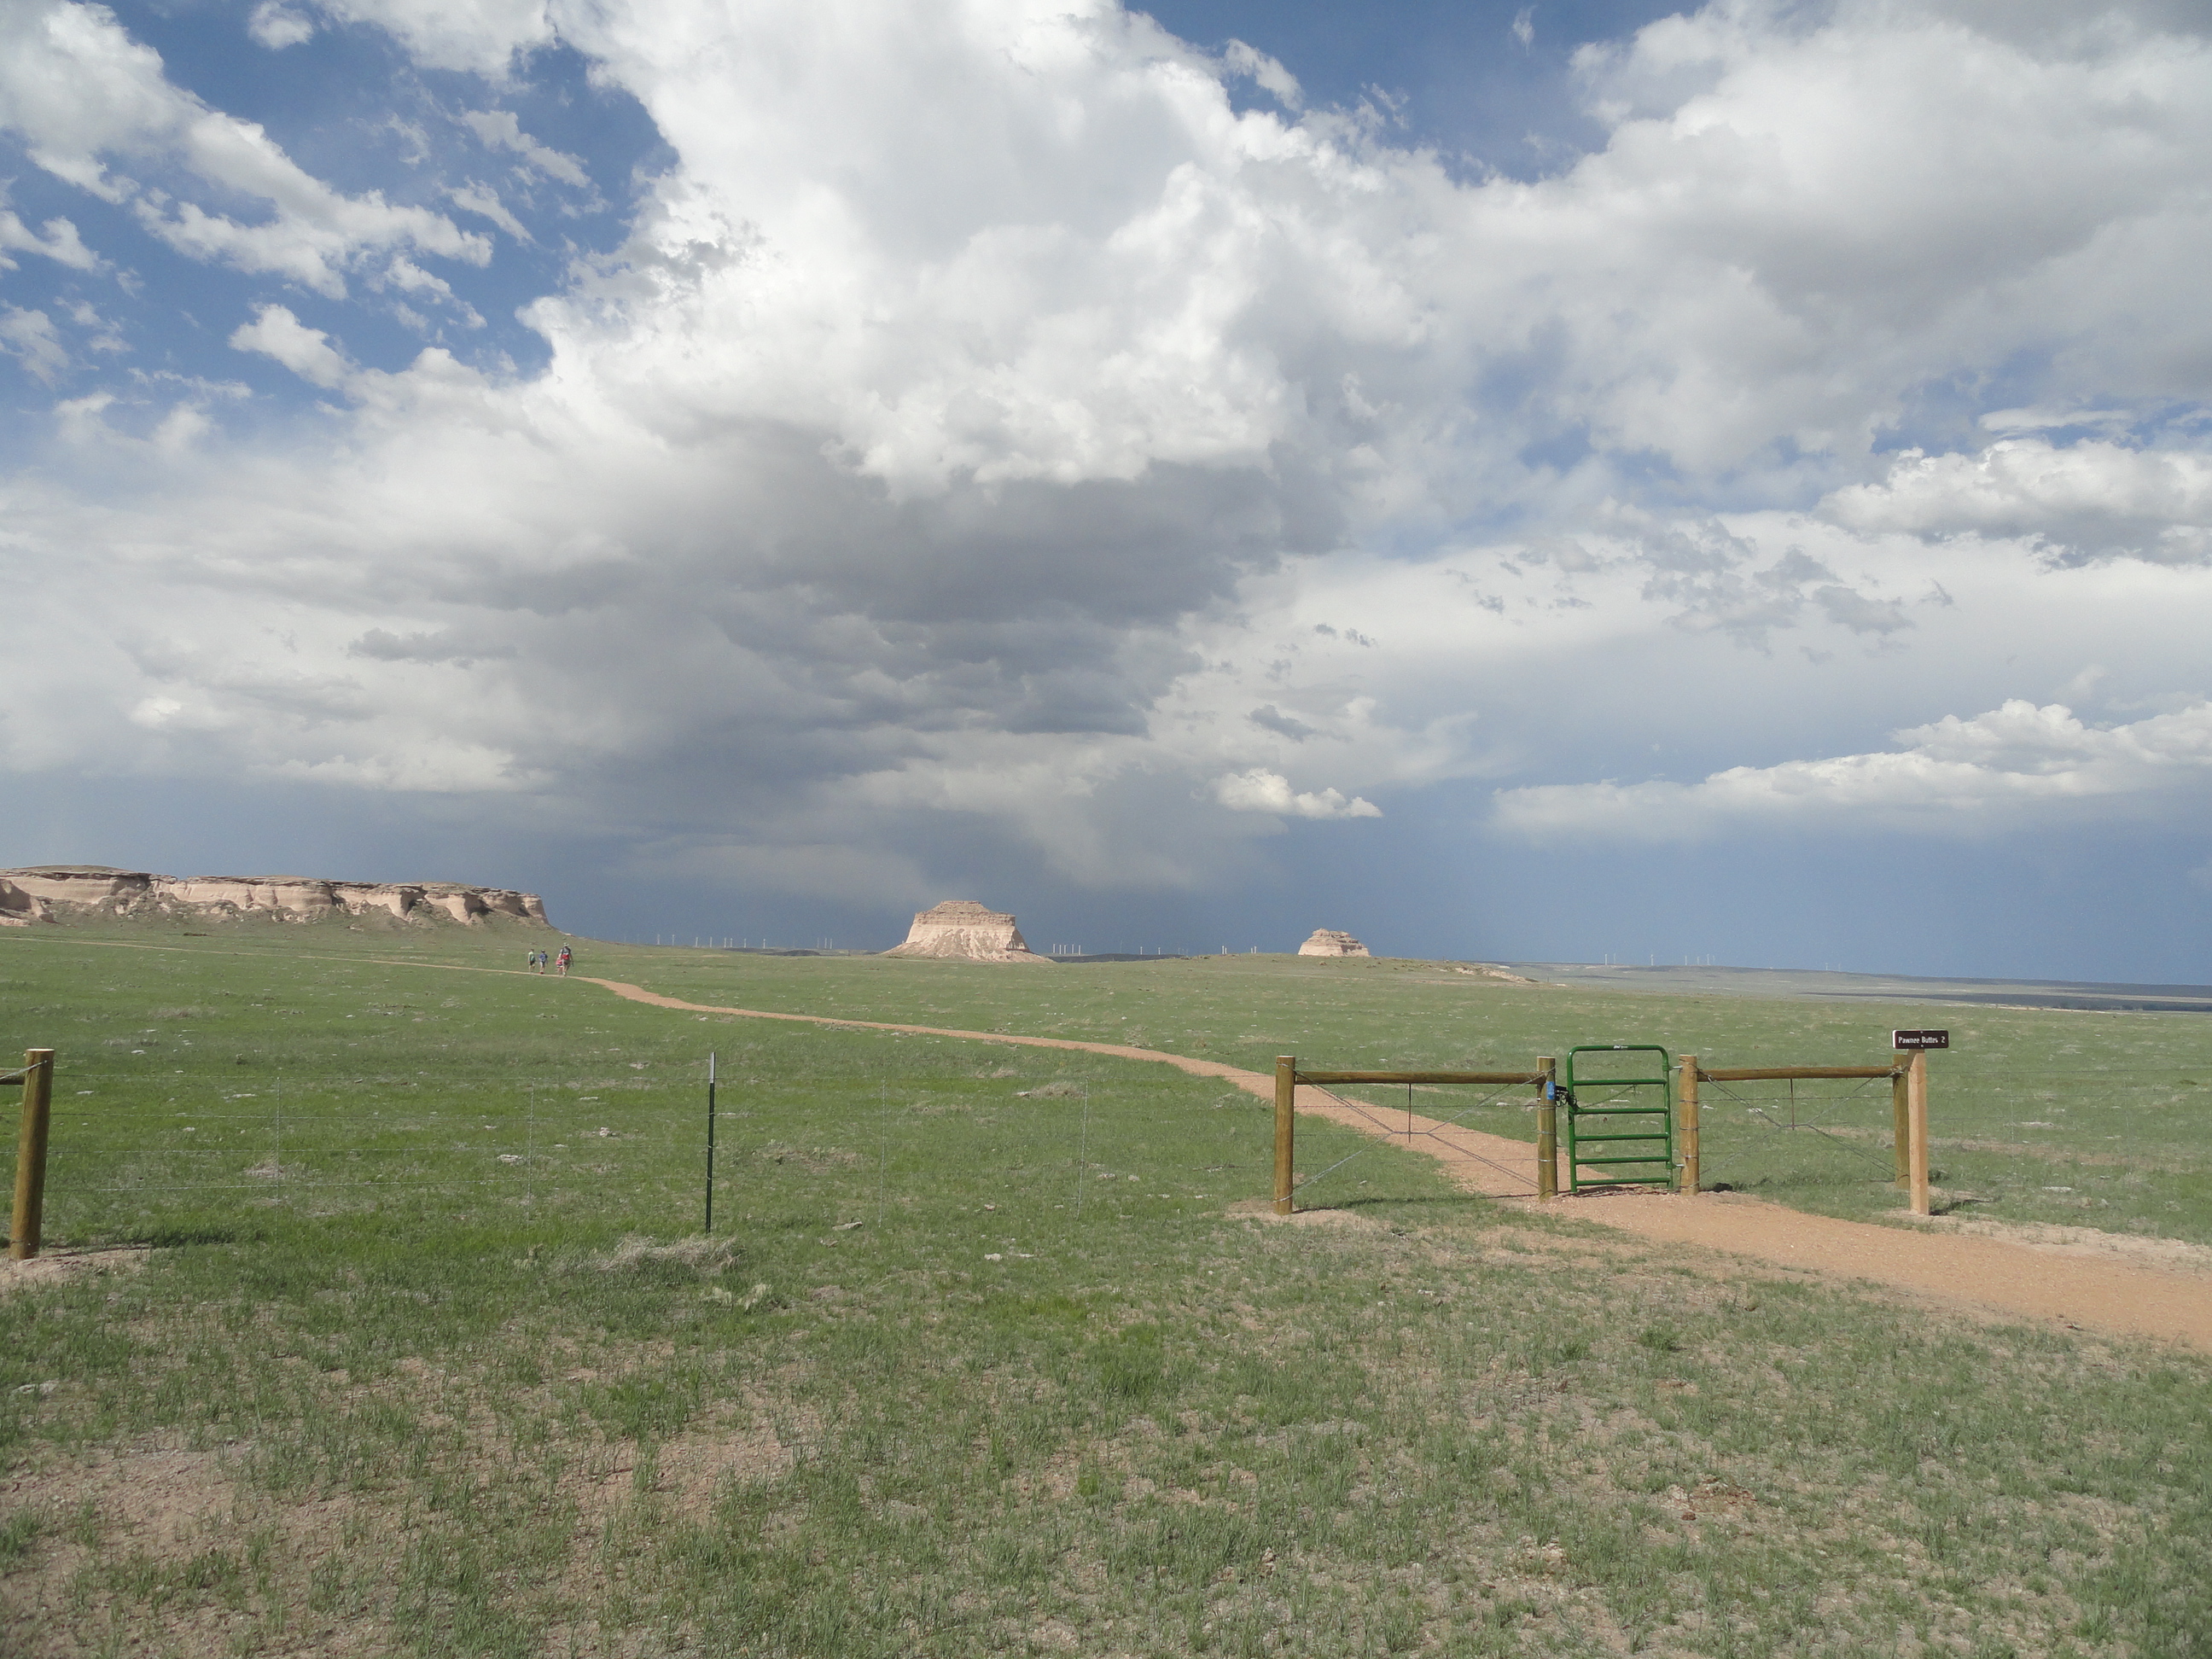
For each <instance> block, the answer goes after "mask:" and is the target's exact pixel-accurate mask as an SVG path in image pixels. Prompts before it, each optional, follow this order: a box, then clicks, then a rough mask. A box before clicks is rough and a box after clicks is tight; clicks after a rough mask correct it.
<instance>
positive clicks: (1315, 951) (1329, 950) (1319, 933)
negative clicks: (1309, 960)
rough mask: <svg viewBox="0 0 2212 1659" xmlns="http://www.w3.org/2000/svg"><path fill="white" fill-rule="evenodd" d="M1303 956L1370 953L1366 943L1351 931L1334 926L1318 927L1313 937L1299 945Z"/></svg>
mask: <svg viewBox="0 0 2212 1659" xmlns="http://www.w3.org/2000/svg"><path fill="white" fill-rule="evenodd" d="M1298 954H1299V955H1300V956H1302V957H1364V956H1366V955H1368V954H1370V953H1369V951H1368V949H1367V947H1366V946H1365V945H1362V944H1361V943H1360V942H1359V941H1358V939H1354V938H1352V935H1351V934H1349V933H1338V932H1337V931H1336V929H1335V928H1334V927H1316V928H1315V929H1314V930H1313V937H1312V938H1310V939H1308V940H1307V941H1306V942H1305V943H1304V945H1300V946H1298Z"/></svg>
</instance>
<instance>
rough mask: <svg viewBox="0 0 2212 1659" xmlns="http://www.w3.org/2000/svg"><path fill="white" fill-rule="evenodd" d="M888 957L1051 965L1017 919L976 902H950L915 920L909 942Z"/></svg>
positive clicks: (929, 909) (925, 912)
mask: <svg viewBox="0 0 2212 1659" xmlns="http://www.w3.org/2000/svg"><path fill="white" fill-rule="evenodd" d="M884 955H885V956H887V957H951V958H952V959H954V960H956V961H960V962H1036V963H1043V964H1044V965H1045V966H1047V967H1050V966H1052V958H1051V957H1041V956H1039V955H1037V954H1036V952H1035V951H1032V950H1030V947H1029V941H1028V940H1026V939H1024V938H1023V937H1022V930H1021V929H1020V928H1018V927H1016V926H1015V925H1014V919H1013V918H1012V916H1010V915H1007V914H1006V912H1005V911H1003V910H993V909H989V908H986V907H984V906H983V905H981V904H978V903H977V902H975V900H974V899H947V900H945V902H944V903H942V904H939V905H933V906H932V907H931V908H928V909H927V910H924V911H922V912H921V914H920V915H916V916H915V919H914V926H913V927H911V928H909V929H908V931H907V936H906V943H905V944H903V945H897V946H896V947H894V948H893V949H891V950H889V951H884Z"/></svg>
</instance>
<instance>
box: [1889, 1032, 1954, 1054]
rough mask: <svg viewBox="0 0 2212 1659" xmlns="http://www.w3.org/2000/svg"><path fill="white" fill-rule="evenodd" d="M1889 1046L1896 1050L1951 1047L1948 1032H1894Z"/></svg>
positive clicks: (1890, 1035) (1891, 1034) (1890, 1037)
mask: <svg viewBox="0 0 2212 1659" xmlns="http://www.w3.org/2000/svg"><path fill="white" fill-rule="evenodd" d="M1889 1046H1890V1047H1891V1048H1895V1049H1899V1050H1902V1049H1906V1048H1949V1047H1950V1046H1951V1034H1950V1033H1949V1032H1948V1031H1892V1032H1891V1033H1890V1034H1889Z"/></svg>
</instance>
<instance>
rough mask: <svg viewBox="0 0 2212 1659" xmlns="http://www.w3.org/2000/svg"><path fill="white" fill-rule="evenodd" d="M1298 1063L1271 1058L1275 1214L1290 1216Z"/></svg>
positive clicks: (1289, 1058) (1281, 1057)
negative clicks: (1272, 1059) (1273, 1089)
mask: <svg viewBox="0 0 2212 1659" xmlns="http://www.w3.org/2000/svg"><path fill="white" fill-rule="evenodd" d="M1297 1095H1298V1062H1297V1057H1296V1056H1294V1055H1291V1054H1277V1055H1276V1056H1275V1213H1276V1214H1277V1215H1288V1214H1290V1212H1291V1178H1292V1177H1291V1163H1292V1160H1293V1159H1294V1158H1295V1157H1296V1156H1297Z"/></svg>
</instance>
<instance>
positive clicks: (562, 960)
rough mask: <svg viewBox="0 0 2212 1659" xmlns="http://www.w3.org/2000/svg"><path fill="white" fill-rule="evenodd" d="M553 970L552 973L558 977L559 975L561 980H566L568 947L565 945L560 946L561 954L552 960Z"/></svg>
mask: <svg viewBox="0 0 2212 1659" xmlns="http://www.w3.org/2000/svg"><path fill="white" fill-rule="evenodd" d="M553 969H554V971H555V972H556V973H557V974H559V975H561V977H562V978H563V979H566V978H568V946H567V945H562V947H561V954H560V955H559V956H557V957H554V958H553Z"/></svg>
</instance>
